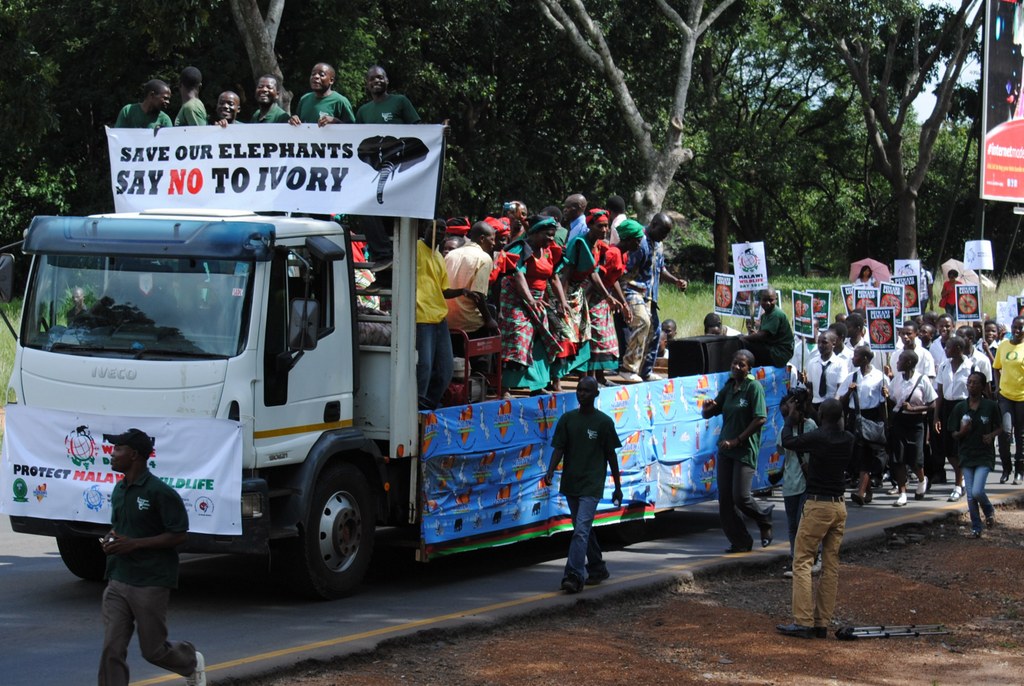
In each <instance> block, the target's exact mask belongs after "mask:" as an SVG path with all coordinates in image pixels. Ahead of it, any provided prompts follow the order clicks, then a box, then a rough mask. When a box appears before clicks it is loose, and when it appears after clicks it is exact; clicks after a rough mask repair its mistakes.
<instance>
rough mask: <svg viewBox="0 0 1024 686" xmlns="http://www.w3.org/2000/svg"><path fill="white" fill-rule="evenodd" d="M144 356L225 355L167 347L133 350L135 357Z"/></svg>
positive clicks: (214, 356) (216, 358)
mask: <svg viewBox="0 0 1024 686" xmlns="http://www.w3.org/2000/svg"><path fill="white" fill-rule="evenodd" d="M146 357H188V358H194V359H208V360H226V359H227V358H228V356H227V355H219V354H217V353H208V352H203V351H202V350H169V349H167V348H143V349H141V350H137V351H136V352H135V359H136V360H141V359H143V358H146Z"/></svg>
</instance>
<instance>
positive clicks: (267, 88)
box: [249, 74, 288, 124]
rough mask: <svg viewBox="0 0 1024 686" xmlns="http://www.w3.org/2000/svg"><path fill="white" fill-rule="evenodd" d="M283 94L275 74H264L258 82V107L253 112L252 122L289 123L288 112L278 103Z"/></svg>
mask: <svg viewBox="0 0 1024 686" xmlns="http://www.w3.org/2000/svg"><path fill="white" fill-rule="evenodd" d="M280 95H281V84H280V83H279V82H278V80H277V77H276V76H274V75H273V74H264V75H263V76H261V77H260V80H259V82H258V83H257V84H256V104H257V105H258V106H259V107H258V109H257V110H256V111H255V112H254V113H253V115H252V119H250V120H249V121H250V123H253V124H287V123H288V113H287V112H285V111H284V110H283V109H281V106H280V105H278V104H277V99H278V98H279V97H280Z"/></svg>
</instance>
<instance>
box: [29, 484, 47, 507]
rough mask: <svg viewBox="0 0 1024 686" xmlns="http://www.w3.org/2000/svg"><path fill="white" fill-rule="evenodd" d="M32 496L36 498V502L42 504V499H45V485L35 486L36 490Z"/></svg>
mask: <svg viewBox="0 0 1024 686" xmlns="http://www.w3.org/2000/svg"><path fill="white" fill-rule="evenodd" d="M32 495H34V496H35V497H36V500H37V501H38V502H40V503H41V502H43V498H45V497H46V484H39V485H38V486H36V490H34V491H32Z"/></svg>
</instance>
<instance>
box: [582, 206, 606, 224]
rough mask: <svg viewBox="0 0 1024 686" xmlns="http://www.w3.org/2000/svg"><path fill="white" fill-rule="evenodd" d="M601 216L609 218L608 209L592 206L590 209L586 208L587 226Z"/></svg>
mask: <svg viewBox="0 0 1024 686" xmlns="http://www.w3.org/2000/svg"><path fill="white" fill-rule="evenodd" d="M601 217H606V218H609V219H610V217H609V215H608V211H607V210H602V209H601V208H600V207H594V208H592V209H589V210H587V226H590V225H591V224H593V223H594V222H596V221H597V220H598V219H600V218H601Z"/></svg>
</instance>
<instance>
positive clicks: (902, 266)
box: [892, 260, 923, 283]
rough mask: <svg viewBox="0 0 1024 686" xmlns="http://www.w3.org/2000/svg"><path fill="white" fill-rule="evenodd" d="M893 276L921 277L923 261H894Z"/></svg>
mask: <svg viewBox="0 0 1024 686" xmlns="http://www.w3.org/2000/svg"><path fill="white" fill-rule="evenodd" d="M892 275H893V276H918V277H921V260H894V261H893V264H892ZM922 278H923V277H922ZM894 283H895V282H894Z"/></svg>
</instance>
